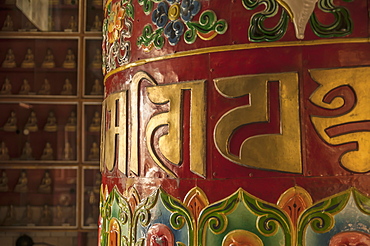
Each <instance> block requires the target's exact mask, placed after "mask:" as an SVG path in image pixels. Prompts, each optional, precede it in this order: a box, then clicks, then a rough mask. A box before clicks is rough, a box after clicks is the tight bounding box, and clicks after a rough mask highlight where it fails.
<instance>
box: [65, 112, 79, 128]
mask: <svg viewBox="0 0 370 246" xmlns="http://www.w3.org/2000/svg"><path fill="white" fill-rule="evenodd" d="M76 126H77V118H76V113H75V112H74V111H72V112H71V115H70V116H69V118H68V121H67V124H66V126H65V127H64V129H65V131H66V132H75V131H76Z"/></svg>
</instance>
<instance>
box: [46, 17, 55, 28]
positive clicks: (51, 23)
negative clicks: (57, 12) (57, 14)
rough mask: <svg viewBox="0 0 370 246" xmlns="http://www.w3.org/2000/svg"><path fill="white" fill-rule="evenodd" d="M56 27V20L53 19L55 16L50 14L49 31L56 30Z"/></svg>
mask: <svg viewBox="0 0 370 246" xmlns="http://www.w3.org/2000/svg"><path fill="white" fill-rule="evenodd" d="M54 29H55V22H54V20H53V17H51V15H49V16H48V30H49V31H54Z"/></svg>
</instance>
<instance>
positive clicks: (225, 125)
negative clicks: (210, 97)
mask: <svg viewBox="0 0 370 246" xmlns="http://www.w3.org/2000/svg"><path fill="white" fill-rule="evenodd" d="M273 83H274V85H275V87H276V88H275V90H271V88H272V84H273ZM215 86H216V89H217V90H218V91H219V93H220V94H221V95H223V96H224V97H227V98H238V97H241V96H249V104H247V105H244V106H239V107H236V108H234V109H231V110H230V111H228V112H226V113H225V114H224V115H222V116H221V118H220V119H219V120H218V122H217V124H216V127H215V130H214V141H215V144H216V147H217V149H218V150H219V152H220V153H221V154H222V155H223V156H224V157H225V158H227V159H229V160H230V161H233V162H235V163H237V164H239V165H243V166H249V167H255V168H262V169H268V170H276V171H283V172H292V173H301V172H302V164H301V131H300V124H299V100H298V77H297V74H296V73H282V74H261V75H245V76H236V77H228V78H220V79H215ZM272 99H274V101H273V103H272ZM272 113H274V114H275V115H277V117H276V118H277V120H275V121H277V122H275V124H276V123H277V124H278V125H277V127H276V130H275V132H273V133H271V130H270V129H269V128H270V125H269V123H270V122H271V117H270V116H271V115H272ZM263 124H265V125H263ZM250 129H255V130H254V131H253V130H250ZM248 131H249V132H248ZM246 132H248V133H246ZM233 138H238V139H240V138H241V140H239V142H240V143H239V144H236V145H233V146H231V143H232V141H233V140H234V139H233Z"/></svg>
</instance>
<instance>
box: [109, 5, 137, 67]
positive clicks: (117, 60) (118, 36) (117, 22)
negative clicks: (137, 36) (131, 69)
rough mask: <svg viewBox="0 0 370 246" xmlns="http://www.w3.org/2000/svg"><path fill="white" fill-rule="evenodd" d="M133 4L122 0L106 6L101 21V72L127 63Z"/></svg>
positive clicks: (129, 52)
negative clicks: (102, 20)
mask: <svg viewBox="0 0 370 246" xmlns="http://www.w3.org/2000/svg"><path fill="white" fill-rule="evenodd" d="M133 18H134V6H133V5H132V3H131V0H130V1H128V0H123V1H119V2H116V3H114V4H112V2H110V3H109V5H108V7H107V8H106V18H105V19H104V22H103V44H102V50H103V52H102V55H103V74H106V73H108V72H110V71H112V70H114V69H116V68H117V67H120V66H122V65H125V64H127V63H129V61H130V57H131V43H130V41H128V40H127V39H129V38H130V37H131V34H132V28H133Z"/></svg>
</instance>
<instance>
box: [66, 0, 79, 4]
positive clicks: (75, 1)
mask: <svg viewBox="0 0 370 246" xmlns="http://www.w3.org/2000/svg"><path fill="white" fill-rule="evenodd" d="M64 4H66V5H76V4H78V0H64Z"/></svg>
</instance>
